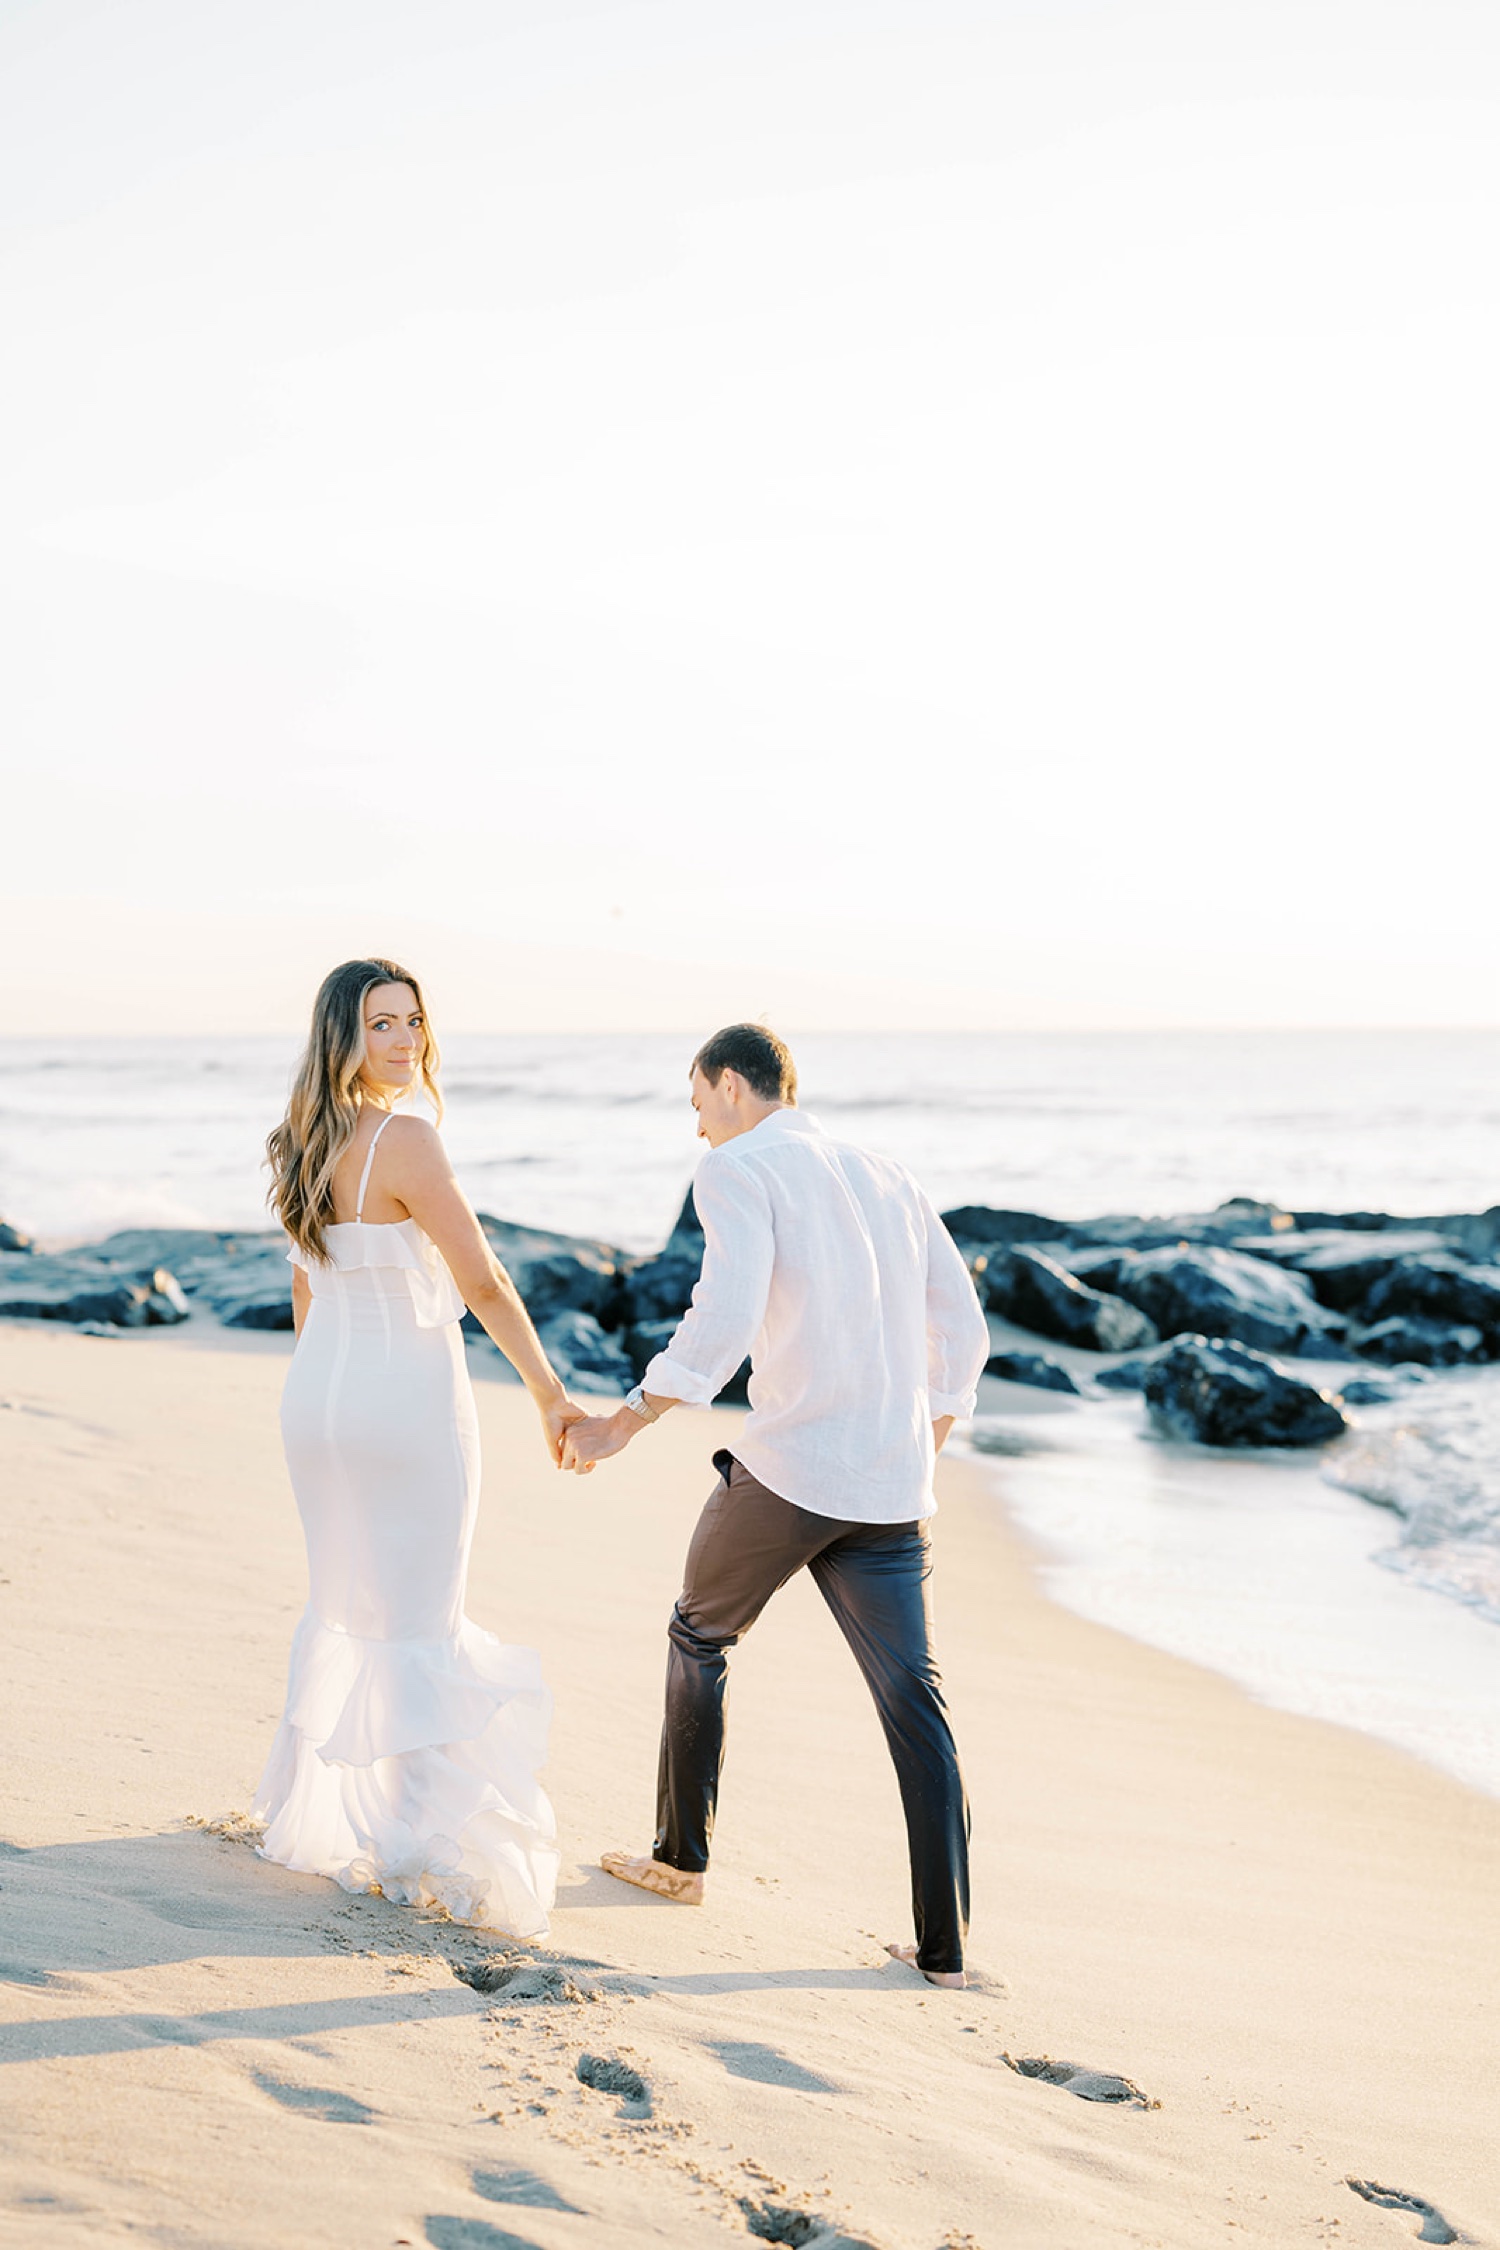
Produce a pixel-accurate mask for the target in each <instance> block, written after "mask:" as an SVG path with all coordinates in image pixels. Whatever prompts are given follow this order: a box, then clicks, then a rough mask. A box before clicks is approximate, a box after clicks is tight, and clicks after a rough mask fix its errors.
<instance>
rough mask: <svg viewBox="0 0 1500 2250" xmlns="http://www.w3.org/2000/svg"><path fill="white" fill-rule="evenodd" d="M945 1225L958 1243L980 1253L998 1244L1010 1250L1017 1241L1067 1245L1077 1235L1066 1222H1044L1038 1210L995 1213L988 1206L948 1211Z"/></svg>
mask: <svg viewBox="0 0 1500 2250" xmlns="http://www.w3.org/2000/svg"><path fill="white" fill-rule="evenodd" d="M943 1224H944V1226H945V1227H946V1228H947V1229H948V1232H949V1233H950V1234H951V1235H952V1237H953V1239H954V1241H955V1242H962V1243H963V1244H965V1245H966V1246H967V1247H968V1248H970V1249H978V1250H983V1249H985V1248H987V1247H990V1246H992V1245H994V1244H996V1243H998V1244H999V1245H1000V1246H1001V1247H1002V1248H1003V1249H1010V1248H1011V1247H1012V1246H1013V1245H1014V1244H1016V1243H1018V1242H1067V1241H1069V1240H1070V1239H1071V1237H1072V1234H1073V1232H1074V1230H1073V1228H1071V1227H1070V1226H1069V1225H1068V1223H1067V1222H1066V1220H1063V1219H1044V1218H1043V1217H1042V1216H1041V1214H1040V1213H1039V1212H1037V1211H993V1210H991V1209H990V1207H989V1205H988V1204H985V1203H964V1204H961V1205H960V1206H959V1208H958V1209H957V1210H956V1211H945V1212H944V1213H943Z"/></svg>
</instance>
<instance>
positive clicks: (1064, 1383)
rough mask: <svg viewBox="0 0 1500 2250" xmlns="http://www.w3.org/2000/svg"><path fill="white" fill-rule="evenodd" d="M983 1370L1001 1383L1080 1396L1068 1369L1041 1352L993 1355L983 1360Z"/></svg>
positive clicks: (997, 1353)
mask: <svg viewBox="0 0 1500 2250" xmlns="http://www.w3.org/2000/svg"><path fill="white" fill-rule="evenodd" d="M984 1371H985V1373H986V1375H998V1376H999V1378H1000V1380H1001V1382H1002V1383H1029V1384H1030V1385H1031V1386H1032V1388H1033V1389H1034V1390H1039V1391H1071V1392H1072V1394H1073V1396H1074V1397H1075V1398H1080V1397H1082V1395H1083V1394H1082V1392H1081V1391H1080V1389H1079V1387H1078V1385H1077V1384H1076V1383H1075V1382H1074V1380H1073V1378H1072V1376H1071V1375H1070V1374H1069V1373H1068V1370H1067V1369H1066V1368H1065V1367H1061V1366H1059V1365H1058V1362H1057V1361H1056V1360H1055V1359H1048V1358H1047V1357H1046V1356H1045V1354H1044V1353H1042V1352H994V1353H992V1354H991V1356H990V1357H989V1358H988V1359H987V1360H986V1361H985V1363H984Z"/></svg>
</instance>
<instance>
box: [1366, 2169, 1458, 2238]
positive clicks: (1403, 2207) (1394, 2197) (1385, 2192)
mask: <svg viewBox="0 0 1500 2250" xmlns="http://www.w3.org/2000/svg"><path fill="white" fill-rule="evenodd" d="M1344 2185H1345V2187H1352V2188H1353V2190H1354V2192H1355V2194H1356V2195H1362V2196H1363V2197H1364V2199H1365V2201H1366V2203H1379V2204H1383V2205H1384V2207H1385V2209H1386V2210H1387V2211H1410V2212H1411V2213H1412V2214H1413V2216H1414V2217H1416V2218H1419V2219H1420V2220H1421V2222H1422V2229H1421V2232H1420V2233H1419V2234H1418V2236H1417V2240H1418V2242H1457V2240H1458V2236H1457V2235H1456V2234H1455V2233H1454V2231H1453V2229H1452V2227H1450V2226H1449V2224H1448V2222H1447V2220H1446V2219H1445V2218H1444V2217H1443V2214H1442V2212H1441V2211H1439V2210H1438V2209H1437V2208H1436V2206H1435V2205H1433V2204H1431V2203H1429V2202H1428V2201H1427V2199H1426V2197H1425V2196H1421V2195H1404V2194H1403V2193H1402V2191H1401V2189H1400V2188H1388V2187H1379V2186H1377V2184H1376V2183H1375V2181H1374V2180H1355V2179H1346V2180H1345V2182H1344Z"/></svg>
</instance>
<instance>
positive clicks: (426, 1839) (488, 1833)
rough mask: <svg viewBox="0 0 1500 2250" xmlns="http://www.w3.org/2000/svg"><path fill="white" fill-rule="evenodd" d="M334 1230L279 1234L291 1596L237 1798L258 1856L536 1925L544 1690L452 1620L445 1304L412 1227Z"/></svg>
mask: <svg viewBox="0 0 1500 2250" xmlns="http://www.w3.org/2000/svg"><path fill="white" fill-rule="evenodd" d="M388 1123H389V1119H386V1120H385V1121H384V1122H383V1123H382V1124H381V1126H380V1128H379V1130H378V1131H377V1132H376V1134H375V1138H374V1140H372V1141H371V1143H370V1150H369V1155H368V1156H367V1157H366V1159H365V1168H364V1174H363V1177H362V1178H361V1180H360V1186H359V1196H358V1199H357V1202H356V1206H355V1209H356V1216H355V1218H354V1220H353V1221H352V1222H346V1223H344V1224H341V1225H336V1226H330V1227H329V1228H328V1229H327V1230H326V1241H327V1246H328V1252H329V1262H328V1263H327V1264H322V1263H320V1262H319V1261H318V1260H316V1259H309V1258H307V1257H306V1256H305V1255H304V1253H303V1252H302V1251H301V1250H300V1249H297V1248H295V1247H294V1248H293V1249H292V1251H291V1252H290V1253H289V1255H290V1258H291V1261H292V1262H293V1263H294V1264H296V1265H300V1266H302V1267H303V1268H304V1269H305V1271H306V1273H307V1277H308V1281H309V1284H310V1287H311V1291H312V1302H311V1304H310V1306H309V1308H308V1313H307V1318H306V1320H305V1321H304V1323H303V1327H302V1334H301V1336H300V1337H299V1338H298V1340H297V1348H296V1351H295V1353H294V1354H293V1358H292V1364H291V1369H290V1371H289V1373H288V1376H287V1381H286V1388H285V1391H284V1393H283V1396H282V1408H281V1426H282V1435H283V1438H284V1441H285V1445H286V1458H287V1466H288V1468H289V1470H290V1472H291V1479H292V1487H293V1490H294V1492H295V1494H296V1498H297V1508H298V1512H299V1514H300V1515H301V1518H302V1526H303V1530H304V1532H305V1534H306V1538H307V1561H308V1574H309V1581H310V1587H309V1600H308V1605H307V1608H306V1610H305V1611H304V1613H303V1616H302V1619H301V1622H300V1623H299V1624H298V1627H297V1631H296V1635H295V1638H294V1640H293V1642H292V1657H291V1675H290V1680H289V1683H288V1689H287V1701H286V1712H285V1716H284V1717H283V1719H282V1722H281V1726H280V1729H279V1731H278V1733H277V1735H276V1739H275V1742H274V1743H273V1745H272V1748H271V1755H270V1759H269V1761H268V1763H267V1766H266V1770H265V1773H264V1774H263V1775H262V1777H261V1783H260V1788H259V1790H258V1792H257V1795H256V1801H255V1810H256V1814H257V1816H258V1817H259V1818H260V1819H261V1820H263V1821H264V1822H265V1836H264V1838H263V1840H262V1843H261V1847H260V1848H261V1851H262V1853H263V1854H264V1856H265V1857H266V1858H267V1859H272V1860H275V1861H277V1862H278V1863H279V1864H280V1865H281V1866H283V1867H291V1868H297V1869H299V1870H301V1871H302V1872H304V1873H307V1874H314V1875H329V1876H332V1877H333V1879H334V1881H335V1882H338V1883H342V1884H343V1886H344V1888H345V1889H346V1890H351V1891H363V1890H369V1889H372V1888H374V1887H377V1886H378V1888H379V1889H380V1890H381V1891H382V1892H383V1893H384V1895H385V1896H386V1897H387V1898H393V1899H399V1900H401V1901H402V1902H403V1903H405V1904H407V1905H413V1906H415V1905H436V1906H442V1907H445V1908H446V1909H447V1910H448V1912H449V1913H450V1914H452V1916H453V1917H454V1919H455V1920H457V1921H461V1922H477V1923H481V1924H484V1925H486V1926H487V1927H489V1928H492V1929H497V1930H504V1931H506V1932H507V1933H508V1934H510V1935H511V1936H514V1937H521V1938H540V1937H544V1936H545V1935H546V1932H547V1915H548V1910H549V1908H550V1907H551V1905H552V1900H553V1896H554V1893H555V1890H556V1885H557V1868H558V1854H557V1851H556V1849H555V1847H554V1841H553V1839H554V1836H555V1834H556V1825H555V1822H554V1820H553V1814H552V1807H551V1805H550V1804H549V1803H548V1801H547V1798H546V1796H545V1794H544V1792H543V1790H542V1788H541V1786H540V1784H539V1782H538V1780H537V1770H538V1768H539V1767H540V1766H541V1765H542V1764H543V1763H544V1761H545V1758H546V1751H547V1731H548V1726H549V1724H550V1720H551V1712H552V1701H551V1696H550V1694H549V1693H548V1690H547V1688H546V1686H545V1684H544V1683H543V1680H542V1674H541V1664H540V1660H539V1659H538V1657H537V1655H536V1654H535V1652H534V1651H533V1650H531V1649H526V1648H512V1647H507V1646H505V1645H504V1644H503V1643H502V1642H500V1641H498V1640H497V1639H496V1638H495V1636H494V1635H493V1634H492V1633H486V1632H482V1631H481V1630H480V1629H479V1627H478V1626H476V1625H474V1624H473V1623H472V1622H471V1621H470V1620H469V1618H468V1617H466V1616H465V1614H464V1590H465V1581H466V1577H467V1573H468V1563H469V1547H470V1543H471V1541H472V1538H473V1533H474V1519H475V1514H476V1511H477V1507H478V1501H479V1429H478V1422H477V1417H476V1415H475V1411H474V1393H473V1389H472V1387H471V1385H470V1382H469V1373H468V1369H467V1367H466V1366H465V1364H464V1347H463V1337H462V1332H461V1330H460V1328H459V1326H458V1323H459V1321H460V1320H461V1319H462V1317H463V1310H464V1307H463V1300H462V1299H461V1297H460V1296H459V1293H458V1290H457V1288H456V1287H455V1285H454V1281H453V1277H452V1275H451V1274H450V1273H449V1271H448V1268H447V1266H446V1265H445V1264H444V1262H443V1259H442V1257H441V1255H440V1254H439V1252H438V1249H437V1247H436V1245H435V1244H434V1243H433V1242H432V1241H431V1240H430V1239H429V1238H428V1237H427V1236H426V1235H425V1234H424V1233H423V1232H422V1230H421V1228H420V1227H419V1226H418V1225H417V1223H416V1221H415V1219H403V1220H401V1221H400V1223H399V1224H397V1225H393V1226H373V1225H370V1224H368V1223H367V1222H366V1221H365V1218H364V1206H365V1192H366V1189H367V1188H368V1186H369V1180H370V1166H371V1164H372V1162H373V1160H374V1155H375V1147H376V1143H377V1142H378V1141H379V1139H380V1134H381V1133H383V1132H384V1131H385V1126H386V1124H388Z"/></svg>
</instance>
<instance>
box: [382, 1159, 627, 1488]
mask: <svg viewBox="0 0 1500 2250" xmlns="http://www.w3.org/2000/svg"><path fill="white" fill-rule="evenodd" d="M387 1149H389V1151H390V1156H389V1161H388V1163H387V1164H386V1165H385V1166H384V1167H383V1169H384V1170H385V1180H384V1183H383V1184H384V1186H385V1187H386V1190H387V1192H388V1193H389V1194H390V1195H391V1196H392V1197H394V1199H395V1200H396V1202H398V1203H401V1204H404V1205H405V1207H406V1209H407V1211H408V1212H409V1213H410V1214H411V1216H412V1218H414V1219H415V1220H416V1222H417V1224H418V1226H419V1227H420V1228H421V1229H422V1232H423V1233H424V1234H425V1235H427V1236H428V1237H429V1239H430V1240H431V1241H433V1242H435V1243H436V1244H437V1247H438V1249H439V1250H440V1251H441V1252H442V1255H443V1259H444V1262H445V1264H446V1265H447V1268H448V1271H449V1272H450V1273H451V1274H452V1276H453V1279H454V1281H455V1282H456V1283H457V1285H458V1293H459V1295H460V1296H461V1297H462V1298H463V1301H464V1303H465V1304H466V1305H467V1306H468V1308H469V1310H470V1312H472V1313H473V1314H474V1316H475V1318H476V1319H477V1320H478V1321H479V1322H480V1323H481V1325H482V1326H483V1328H484V1331H485V1334H486V1335H487V1336H489V1337H491V1338H492V1339H493V1341H494V1342H495V1343H496V1344H498V1345H499V1347H500V1349H501V1351H502V1352H504V1354H505V1356H506V1358H507V1359H508V1360H509V1361H510V1363H511V1365H512V1367H514V1369H515V1370H516V1373H517V1374H518V1375H519V1376H520V1378H521V1380H522V1382H523V1383H524V1384H525V1385H526V1388H527V1390H528V1391H529V1392H530V1393H531V1397H532V1401H533V1403H534V1404H535V1406H536V1408H537V1411H538V1413H539V1414H540V1415H541V1417H542V1421H543V1424H544V1426H545V1428H546V1432H547V1444H548V1448H549V1450H550V1452H551V1454H552V1458H553V1460H554V1461H556V1462H560V1461H561V1459H562V1440H563V1432H564V1431H565V1430H566V1429H568V1428H569V1426H570V1425H571V1424H572V1423H574V1422H580V1421H582V1420H584V1419H585V1416H584V1410H583V1408H582V1407H581V1406H575V1405H574V1403H573V1401H572V1400H571V1399H570V1398H569V1397H568V1394H567V1389H566V1387H565V1385H564V1384H563V1381H562V1379H561V1377H560V1376H559V1375H558V1373H557V1370H556V1369H555V1368H554V1367H553V1365H552V1362H551V1361H550V1360H549V1359H548V1357H547V1355H546V1353H545V1352H544V1351H543V1349H542V1346H541V1341H540V1339H539V1337H538V1336H537V1332H536V1330H535V1328H534V1327H533V1326H532V1323H531V1315H530V1314H529V1313H528V1312H527V1310H526V1307H525V1306H524V1304H522V1302H521V1295H520V1291H519V1290H518V1289H517V1288H516V1285H515V1283H514V1282H513V1281H512V1280H511V1278H510V1275H509V1274H508V1273H507V1272H506V1270H505V1268H504V1266H502V1265H501V1264H500V1262H499V1260H498V1259H497V1258H496V1256H495V1253H494V1252H493V1250H491V1248H490V1246H489V1244H488V1243H487V1242H486V1241H485V1239H484V1233H483V1230H482V1228H481V1227H480V1224H479V1221H478V1220H477V1219H476V1218H475V1216H474V1211H473V1207H472V1205H471V1204H470V1202H469V1199H468V1197H467V1196H466V1195H465V1194H464V1191H463V1189H462V1188H461V1187H460V1186H459V1184H458V1182H457V1180H456V1179H455V1178H454V1176H453V1167H452V1165H451V1164H450V1163H449V1162H448V1152H447V1150H446V1149H445V1148H444V1147H443V1144H442V1141H441V1140H440V1139H439V1137H438V1135H437V1133H436V1132H435V1131H434V1129H433V1127H432V1126H430V1125H428V1124H426V1123H424V1122H423V1120H422V1119H421V1118H419V1117H401V1118H397V1119H396V1121H395V1123H394V1125H393V1126H392V1128H391V1130H390V1132H388V1133H387V1134H386V1136H385V1142H384V1145H383V1147H382V1149H381V1155H382V1156H384V1155H385V1152H386V1150H387Z"/></svg>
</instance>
